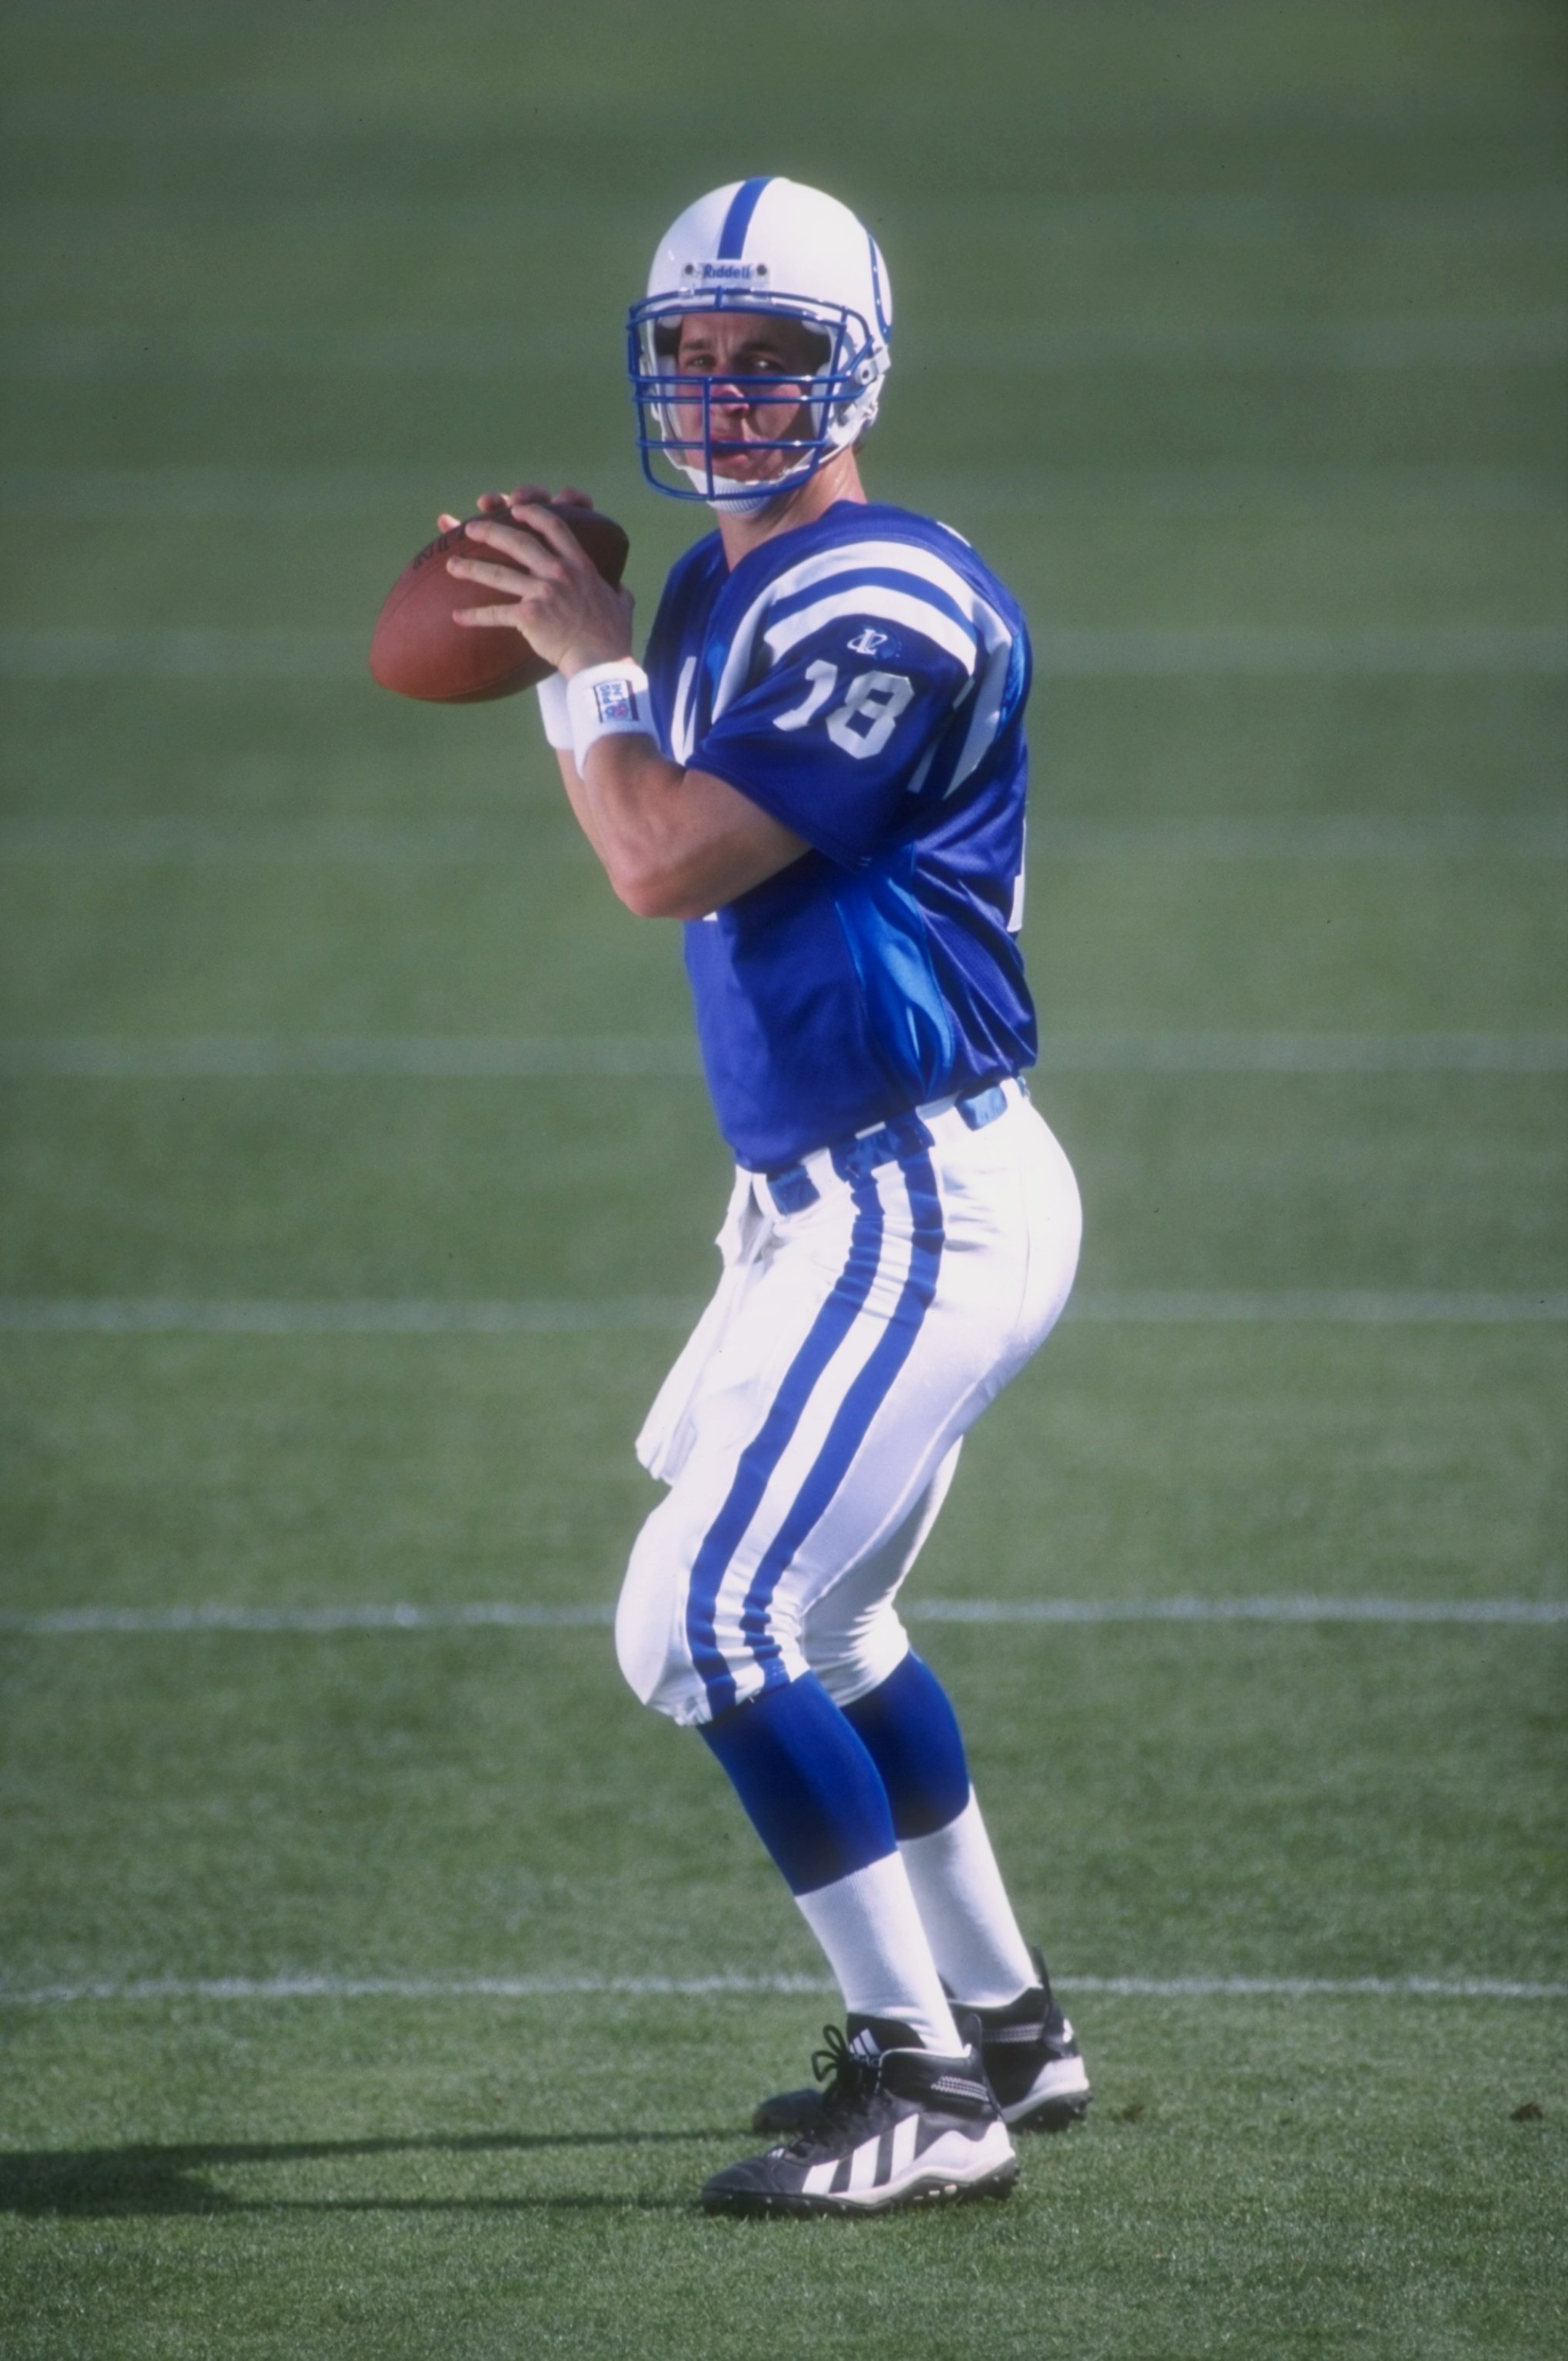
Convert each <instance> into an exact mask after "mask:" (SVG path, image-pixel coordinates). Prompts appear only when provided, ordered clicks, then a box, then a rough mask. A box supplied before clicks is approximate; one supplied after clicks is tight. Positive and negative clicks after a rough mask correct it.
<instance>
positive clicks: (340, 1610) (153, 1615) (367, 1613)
mask: <svg viewBox="0 0 1568 2361" xmlns="http://www.w3.org/2000/svg"><path fill="white" fill-rule="evenodd" d="M902 1611H903V1613H904V1614H905V1617H907V1619H908V1620H910V1621H911V1622H915V1623H1003V1624H1038V1623H1286V1624H1302V1623H1378V1624H1392V1625H1396V1626H1404V1625H1410V1624H1417V1623H1420V1624H1427V1623H1444V1624H1447V1623H1462V1624H1466V1625H1478V1624H1494V1623H1497V1624H1529V1625H1551V1624H1557V1623H1564V1622H1568V1599H1564V1598H1332V1597H1330V1598H1299V1597H1291V1596H1289V1595H1288V1594H1287V1595H1284V1596H1281V1597H1278V1598H1268V1597H1264V1598H915V1599H910V1600H908V1601H906V1602H905V1605H904V1607H903V1609H902ZM614 1616H615V1609H614V1608H613V1607H612V1606H611V1605H609V1604H608V1603H600V1602H597V1601H596V1602H591V1603H587V1604H579V1603H577V1602H575V1601H574V1602H571V1603H567V1604H564V1605H534V1604H531V1603H528V1602H526V1601H525V1602H514V1601H510V1600H505V1599H500V1600H491V1601H481V1602H479V1603H477V1604H475V1605H470V1606H455V1607H444V1606H441V1607H416V1606H413V1605H411V1604H409V1603H407V1602H389V1603H378V1604H371V1605H368V1606H358V1607H356V1606H345V1607H233V1606H228V1605H225V1604H224V1603H223V1602H221V1601H213V1602H210V1603H208V1604H206V1605H202V1606H195V1607H56V1608H45V1609H39V1610H38V1612H37V1613H34V1614H25V1613H12V1612H9V1611H7V1612H5V1613H0V1632H5V1631H9V1632H12V1633H14V1634H16V1636H17V1637H18V1638H22V1639H29V1640H60V1639H77V1638H87V1639H93V1638H115V1637H126V1638H146V1637H151V1636H157V1635H159V1634H169V1633H191V1632H203V1631H208V1632H260V1633H268V1632H281V1633H285V1634H289V1635H298V1636H302V1637H317V1636H321V1635H323V1634H332V1633H338V1632H354V1631H491V1630H501V1631H581V1630H588V1629H598V1628H602V1627H603V1626H605V1625H607V1624H609V1623H610V1622H612V1621H613V1620H614Z"/></svg>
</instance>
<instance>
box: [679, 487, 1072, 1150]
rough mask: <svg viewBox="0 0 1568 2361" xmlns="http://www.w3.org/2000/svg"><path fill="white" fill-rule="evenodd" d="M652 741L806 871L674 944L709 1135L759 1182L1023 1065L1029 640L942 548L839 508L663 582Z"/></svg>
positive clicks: (718, 551) (951, 541) (912, 530)
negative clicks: (719, 787)
mask: <svg viewBox="0 0 1568 2361" xmlns="http://www.w3.org/2000/svg"><path fill="white" fill-rule="evenodd" d="M645 661H646V666H647V671H648V676H649V680H650V684H651V686H652V700H653V711H654V717H655V721H656V725H657V728H658V731H659V736H660V740H661V742H662V744H663V749H664V752H666V754H668V755H669V756H670V758H671V759H672V760H673V761H674V762H676V763H681V764H682V765H683V767H685V768H689V769H693V770H698V771H707V772H709V773H711V774H713V775H714V776H715V777H717V778H720V779H724V780H726V781H727V782H728V783H729V785H731V786H733V787H736V788H738V789H739V790H740V793H741V794H742V795H744V796H748V797H749V798H750V799H751V802H753V803H755V804H758V805H760V806H761V807H762V809H763V810H764V811H766V812H770V813H771V814H772V815H773V818H775V819H777V820H780V821H782V822H783V824H784V827H785V828H788V829H793V830H794V831H795V834H796V835H797V836H801V837H804V838H805V839H806V843H807V844H808V845H809V846H810V847H811V850H810V851H808V852H806V854H805V855H803V857H802V858H801V859H800V860H799V861H796V862H792V863H791V865H790V866H789V867H788V868H786V869H784V870H782V871H780V872H779V873H777V874H776V875H774V876H773V877H770V878H768V879H766V880H765V881H764V883H763V884H761V885H758V886H754V887H753V888H752V889H751V892H750V893H747V894H742V895H740V897H739V898H738V899H737V900H735V901H733V902H730V903H729V904H727V905H726V906H725V907H724V908H723V909H721V910H717V911H715V912H713V913H712V914H711V915H710V916H709V917H706V918H703V919H699V920H696V921H694V922H692V923H691V924H689V925H688V926H687V928H686V930H685V950H686V969H687V972H688V974H689V976H690V979H691V986H692V994H693V997H694V1000H695V1002H696V1024H697V1034H698V1038H699V1039H700V1041H701V1045H702V1055H703V1063H704V1066H705V1068H706V1071H707V1081H708V1087H709V1089H710V1091H711V1092H712V1094H713V1102H714V1106H715V1109H716V1112H717V1114H718V1125H719V1128H720V1130H721V1131H722V1132H723V1134H724V1136H725V1137H726V1139H727V1140H728V1141H729V1145H730V1147H731V1148H733V1149H734V1151H735V1154H736V1156H737V1158H738V1159H740V1162H741V1163H742V1164H744V1165H747V1166H750V1167H751V1169H752V1170H757V1171H762V1172H770V1171H775V1170H778V1168H779V1167H780V1166H781V1165H784V1164H789V1163H793V1162H794V1161H795V1159H796V1158H798V1157H800V1156H802V1155H805V1154H806V1152H807V1151H808V1150H810V1149H812V1148H823V1147H827V1146H828V1145H829V1144H830V1143H831V1142H833V1141H835V1140H839V1139H842V1138H845V1137H848V1136H849V1135H850V1133H852V1132H856V1131H861V1130H864V1129H865V1128H866V1127H867V1126H870V1125H872V1124H875V1123H879V1122H881V1121H882V1120H883V1118H885V1117H886V1116H888V1115H895V1114H899V1113H902V1112H904V1111H905V1110H906V1109H908V1108H910V1107H915V1106H919V1105H922V1104H925V1103H926V1102H927V1101H928V1100H931V1099H937V1098H944V1097H946V1096H948V1094H949V1093H962V1092H964V1091H966V1090H968V1089H970V1088H971V1087H973V1086H975V1085H978V1084H981V1083H983V1082H990V1081H994V1080H995V1079H997V1078H998V1077H999V1076H1001V1075H1003V1074H1012V1073H1016V1072H1017V1071H1018V1070H1019V1068H1020V1067H1023V1066H1026V1065H1032V1064H1033V1062H1034V1060H1035V1055H1036V1033H1035V1015H1034V1008H1033V1005H1032V1004H1031V1002H1030V999H1029V993H1028V987H1027V985H1026V984H1025V980H1024V966H1023V961H1022V958H1021V956H1020V954H1019V950H1018V944H1017V939H1016V936H1017V928H1018V925H1019V922H1020V918H1021V915H1022V904H1023V868H1024V798H1025V780H1026V773H1027V758H1026V754H1025V745H1024V735H1023V713H1024V704H1025V698H1026V697H1027V695H1028V690H1029V676H1030V663H1029V642H1028V635H1027V632H1026V631H1025V624H1024V619H1023V616H1022V614H1021V613H1020V612H1019V609H1018V608H1017V606H1016V605H1015V604H1014V600H1013V599H1012V598H1011V597H1010V596H1009V595H1008V593H1007V592H1006V591H1005V590H1004V589H1003V587H1002V585H1001V583H1000V582H998V581H997V579H996V577H995V576H994V575H992V574H991V573H990V572H989V571H988V570H987V568H986V567H985V566H982V565H981V562H980V560H979V559H978V558H977V557H976V555H975V554H974V552H973V551H972V550H971V549H970V546H969V544H968V543H967V542H965V541H964V540H963V539H962V538H961V537H960V536H959V534H958V533H952V532H950V531H949V530H948V528H947V527H946V526H945V525H939V524H936V523H934V522H931V520H930V519H928V518H926V517H918V516H912V515H910V514H909V513H908V512H907V511H905V510H903V509H894V508H884V507H881V506H870V505H863V504H861V503H860V502H852V501H847V500H840V501H839V502H837V503H836V504H835V506H834V507H832V508H831V509H829V510H828V512H827V514H826V515H825V516H823V517H820V518H818V519H817V522H815V523H812V524H807V525H801V526H797V527H796V528H795V530H794V531H793V532H789V533H780V534H779V535H777V536H776V537H775V538H774V539H773V540H771V541H767V542H764V543H763V544H762V546H761V547H760V548H758V549H754V550H752V551H751V553H750V554H749V555H747V556H745V557H743V558H742V559H741V560H740V564H739V565H738V566H736V567H735V569H734V571H733V572H731V571H730V570H729V567H728V566H727V565H726V563H725V558H724V550H723V546H722V544H721V542H720V540H719V537H718V533H712V534H710V535H709V536H708V537H707V539H706V540H704V541H700V542H698V543H697V544H696V547H695V548H694V549H690V550H688V551H687V552H686V554H685V556H684V557H683V558H682V559H681V560H680V561H679V562H678V564H677V565H676V566H675V567H674V571H673V572H672V573H671V576H670V578H669V581H668V582H667V584H666V585H665V588H664V595H663V598H662V600H661V601H660V605H659V612H658V615H657V617H656V618H655V620H654V624H653V630H652V635H651V637H650V639H649V642H648V650H647V656H646V659H645Z"/></svg>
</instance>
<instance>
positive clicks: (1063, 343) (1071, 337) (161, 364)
mask: <svg viewBox="0 0 1568 2361" xmlns="http://www.w3.org/2000/svg"><path fill="white" fill-rule="evenodd" d="M977 335H979V336H981V337H983V340H984V342H985V346H986V349H987V351H988V353H989V354H990V355H991V357H992V360H993V362H994V363H995V364H996V365H997V366H999V367H1003V368H1007V369H1009V370H1011V371H1014V372H1020V371H1022V372H1028V371H1039V372H1042V373H1058V372H1061V371H1073V370H1080V369H1102V368H1129V367H1131V368H1136V367H1138V366H1139V365H1140V364H1142V365H1145V366H1150V365H1152V366H1157V367H1158V368H1163V369H1170V368H1177V369H1201V370H1214V369H1220V370H1227V371H1237V370H1242V371H1262V372H1265V373H1267V372H1270V371H1276V370H1279V369H1291V370H1296V369H1321V370H1335V371H1357V370H1371V371H1379V370H1387V369H1412V368H1420V369H1431V368H1451V369H1452V368H1457V369H1476V368H1539V367H1550V366H1553V365H1555V364H1559V363H1561V362H1562V361H1563V360H1565V359H1568V320H1564V319H1563V318H1562V317H1561V316H1560V315H1559V314H1557V313H1523V314H1516V315H1513V316H1510V315H1509V314H1508V313H1496V314H1494V315H1492V316H1490V317H1480V318H1449V317H1438V318H1431V319H1418V320H1405V319H1398V318H1395V319H1376V318H1373V319H1360V320H1357V319H1339V320H1335V319H1327V320H1309V319H1294V320H1292V319H1262V320H1232V321H1224V320H1190V321H1189V320H1142V319H1131V320H1097V321H1096V320H1091V321H1080V322H1057V323H1049V324H1046V323H1042V324H1030V325H1020V324H1018V323H1017V322H1015V321H991V322H981V321H977V320H971V321H967V322H964V323H962V324H959V325H956V326H953V327H951V328H950V329H948V331H947V332H945V333H944V332H943V330H942V329H940V328H939V327H938V326H935V325H934V324H927V325H926V326H924V327H923V328H922V329H921V330H919V331H918V332H913V331H912V332H911V335H910V346H911V357H912V358H913V360H914V362H915V365H916V367H917V368H925V369H930V368H941V367H944V366H948V367H954V366H958V365H960V364H961V365H963V366H965V367H967V368H971V369H972V367H973V354H974V346H975V340H976V337H977ZM602 353H603V337H602V335H600V334H599V333H598V329H597V327H596V326H593V325H590V324H587V323H585V324H584V325H583V326H582V328H581V330H580V331H579V332H577V333H573V331H572V330H571V329H570V328H569V327H564V326H562V325H561V324H555V325H553V326H550V327H547V328H542V329H537V330H523V329H508V328H504V327H499V326H497V325H495V324H475V325H474V326H473V327H472V328H471V329H470V330H469V332H468V333H467V334H466V335H465V337H464V341H463V369H464V375H465V378H466V379H470V380H471V379H473V378H475V377H476V376H478V375H481V374H482V373H483V372H484V371H486V370H487V369H489V370H496V371H505V372H507V373H509V374H511V373H514V372H516V371H519V370H524V371H526V372H528V374H529V375H530V377H531V378H534V379H536V378H538V377H539V376H540V374H541V373H542V372H544V371H549V370H572V371H576V370H579V369H582V368H591V367H593V366H594V365H596V364H597V363H598V360H599V359H600V358H601V357H602ZM452 365H453V358H452V331H451V329H450V327H448V326H443V325H440V324H422V323H420V322H417V321H378V320H366V321H360V322H357V323H355V322H347V323H345V322H341V321H323V322H322V323H321V324H319V325H314V326H311V327H305V328H302V327H297V326H279V327H276V328H269V327H263V326H257V325H255V324H238V325H229V324H216V323H214V324H206V325H202V326H197V327H170V328H164V329H161V330H159V331H158V332H156V333H149V332H148V329H147V328H145V327H139V326H136V325H133V324H112V325H106V326H87V327H43V328H34V329H31V330H27V331H23V332H20V333H16V334H13V335H11V336H10V337H8V338H7V340H6V346H5V355H4V357H3V359H0V377H8V378H21V379H32V380H37V379H44V380H46V381H47V380H50V379H60V378H64V379H107V378H126V377H138V376H140V377H145V376H149V375H157V376H178V377H186V376H189V375H190V374H192V372H197V373H200V374H202V375H204V376H218V377H225V376H245V377H247V378H248V377H252V376H254V375H255V374H257V373H258V371H259V372H265V373H268V374H273V375H281V374H287V375H291V376H319V375H332V376H337V375H349V376H359V375H370V376H375V377H378V378H386V377H398V376H403V377H425V376H433V377H439V378H441V379H449V378H450V377H451V374H452Z"/></svg>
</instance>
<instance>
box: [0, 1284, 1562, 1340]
mask: <svg viewBox="0 0 1568 2361" xmlns="http://www.w3.org/2000/svg"><path fill="white" fill-rule="evenodd" d="M700 1309H701V1306H700V1304H699V1303H698V1302H697V1301H696V1300H695V1299H688V1298H685V1297H678V1296H621V1297H608V1298H606V1299H604V1300H603V1301H598V1302H595V1301H592V1300H587V1299H579V1300H569V1299H562V1298H554V1299H552V1298H549V1297H532V1298H527V1297H524V1298H521V1299H519V1298H515V1297H514V1298H512V1299H510V1301H482V1300H481V1301H476V1300H472V1299H461V1300H454V1301H444V1300H442V1299H441V1298H440V1297H425V1298H420V1297H403V1298H398V1297H381V1298H378V1299H374V1300H367V1299H364V1298H360V1299H357V1300H356V1299H354V1298H347V1297H345V1298H344V1299H342V1300H336V1299H323V1298H316V1299H314V1300H311V1299H307V1298H298V1299H296V1298H290V1297H272V1298H252V1299H248V1300H247V1299H225V1298H221V1297H215V1298H214V1297H200V1298H198V1297H181V1296H8V1297H4V1298H0V1331H9V1332H11V1333H12V1334H54V1335H67V1334H78V1335H98V1336H123V1335H181V1334H184V1335H224V1336H426V1335H428V1336H453V1335H474V1336H512V1335H535V1336H538V1335H564V1334H575V1333H576V1332H579V1331H583V1332H588V1331H601V1330H608V1331H618V1330H625V1329H639V1328H670V1329H673V1328H680V1327H683V1326H685V1325H687V1324H689V1323H690V1322H691V1321H692V1320H694V1319H695V1318H696V1314H697V1312H699V1311H700ZM1067 1317H1068V1318H1069V1320H1075V1321H1108V1322H1119V1323H1127V1324H1129V1325H1155V1326H1167V1325H1169V1324H1171V1323H1178V1324H1182V1325H1186V1324H1192V1325H1202V1324H1204V1323H1224V1324H1230V1323H1244V1324H1245V1323H1267V1322H1271V1321H1306V1322H1313V1321H1321V1322H1326V1323H1332V1324H1335V1325H1341V1324H1344V1323H1350V1324H1353V1325H1357V1326H1361V1325H1371V1326H1379V1327H1381V1326H1391V1325H1398V1324H1401V1323H1415V1324H1418V1325H1422V1326H1425V1325H1430V1324H1436V1325H1439V1326H1471V1325H1481V1326H1486V1327H1496V1326H1510V1325H1513V1324H1515V1323H1556V1322H1561V1321H1565V1320H1568V1290H1552V1289H1541V1290H1537V1291H1534V1292H1530V1293H1526V1292H1504V1291H1502V1290H1496V1291H1487V1290H1468V1291H1458V1290H1456V1291H1453V1292H1440V1291H1436V1290H1420V1289H1411V1290H1398V1289H1373V1288H1342V1289H1332V1288H1285V1289H1277V1290H1265V1289H1258V1290H1252V1291H1246V1290H1239V1289H1198V1288H1194V1289H1189V1290H1168V1291H1167V1290H1148V1291H1132V1292H1125V1293H1118V1292H1111V1291H1095V1290H1089V1291H1087V1292H1085V1293H1082V1294H1080V1295H1076V1296H1074V1297H1073V1299H1072V1301H1071V1302H1070V1303H1069V1306H1068V1312H1067Z"/></svg>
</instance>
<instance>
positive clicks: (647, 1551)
mask: <svg viewBox="0 0 1568 2361" xmlns="http://www.w3.org/2000/svg"><path fill="white" fill-rule="evenodd" d="M672 1506H673V1503H672V1502H670V1501H668V1500H666V1501H663V1503H662V1504H661V1505H660V1506H659V1507H658V1508H657V1509H655V1510H654V1511H653V1513H652V1516H651V1517H650V1518H649V1520H648V1521H647V1523H646V1524H645V1525H644V1526H643V1528H642V1531H641V1532H640V1533H639V1534H638V1536H637V1540H636V1543H635V1544H634V1546H633V1548H632V1552H631V1560H630V1565H628V1566H627V1569H626V1579H625V1581H624V1582H623V1583H622V1584H621V1586H620V1599H619V1601H618V1602H617V1605H616V1610H615V1653H616V1661H617V1662H618V1663H619V1664H620V1670H621V1675H622V1677H623V1678H624V1680H625V1682H626V1685H627V1686H628V1687H629V1688H630V1690H631V1692H632V1695H633V1696H634V1697H637V1698H638V1699H639V1701H640V1702H641V1704H643V1705H646V1706H652V1708H653V1710H654V1711H655V1713H663V1714H667V1715H668V1716H669V1718H670V1719H671V1720H672V1721H676V1722H681V1723H683V1724H685V1723H691V1722H696V1721H703V1720H706V1719H707V1693H706V1691H705V1689H704V1687H703V1684H702V1681H701V1680H700V1678H699V1677H698V1675H697V1673H696V1667H695V1666H694V1664H693V1663H692V1660H691V1651H690V1649H689V1647H688V1646H687V1644H686V1632H685V1601H686V1568H685V1559H684V1556H683V1554H681V1552H680V1551H679V1550H677V1549H676V1548H675V1547H674V1533H673V1532H672V1531H671V1526H672V1519H671V1516H670V1514H669V1511H670V1510H671V1508H672Z"/></svg>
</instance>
